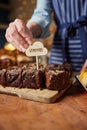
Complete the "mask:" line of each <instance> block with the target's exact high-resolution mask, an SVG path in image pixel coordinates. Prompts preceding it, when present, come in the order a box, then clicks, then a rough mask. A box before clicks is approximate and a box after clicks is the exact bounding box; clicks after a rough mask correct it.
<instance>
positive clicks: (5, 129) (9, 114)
mask: <svg viewBox="0 0 87 130" xmlns="http://www.w3.org/2000/svg"><path fill="white" fill-rule="evenodd" d="M77 89H78V90H79V91H77ZM73 90H74V91H73ZM0 130H87V94H86V93H84V92H82V91H80V89H79V87H78V88H75V87H74V89H72V88H70V89H69V90H68V91H67V92H66V93H65V94H64V95H63V96H62V98H61V99H60V100H58V101H57V102H56V103H52V104H45V103H40V102H34V101H30V100H24V99H20V98H19V97H16V96H10V95H5V94H0Z"/></svg>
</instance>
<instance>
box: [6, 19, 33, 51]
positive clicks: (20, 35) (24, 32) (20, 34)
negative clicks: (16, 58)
mask: <svg viewBox="0 0 87 130" xmlns="http://www.w3.org/2000/svg"><path fill="white" fill-rule="evenodd" d="M5 36H6V39H7V41H8V42H11V43H12V44H13V45H14V46H15V47H16V48H17V49H18V50H19V51H23V52H25V50H26V48H27V47H28V46H29V45H30V44H32V34H31V32H30V30H28V28H27V27H26V25H25V24H24V23H23V21H22V20H19V19H16V20H15V21H14V22H12V23H10V24H9V27H8V28H7V30H6V35H5Z"/></svg>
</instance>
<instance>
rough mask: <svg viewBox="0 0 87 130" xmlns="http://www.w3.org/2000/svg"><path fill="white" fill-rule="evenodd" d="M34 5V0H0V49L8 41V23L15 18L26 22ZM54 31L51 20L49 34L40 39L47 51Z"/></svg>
mask: <svg viewBox="0 0 87 130" xmlns="http://www.w3.org/2000/svg"><path fill="white" fill-rule="evenodd" d="M35 7H36V0H0V49H1V48H3V47H4V46H5V45H6V44H7V43H8V42H7V41H6V39H5V32H6V28H7V27H8V25H9V23H10V22H12V21H14V20H15V18H20V19H22V20H23V21H24V22H25V23H26V22H27V21H28V20H29V19H30V18H31V16H32V13H33V11H34V9H35ZM55 31H56V25H55V23H54V21H53V20H52V23H51V25H50V32H51V35H50V36H49V37H47V38H45V39H40V41H42V42H43V43H44V45H45V47H47V49H48V52H49V53H50V49H51V45H52V40H53V37H54V33H55ZM34 40H36V39H34ZM49 53H48V56H49ZM44 60H46V59H44Z"/></svg>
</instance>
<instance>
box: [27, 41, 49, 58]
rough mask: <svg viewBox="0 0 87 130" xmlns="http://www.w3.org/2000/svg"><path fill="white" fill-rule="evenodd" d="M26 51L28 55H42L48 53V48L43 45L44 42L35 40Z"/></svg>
mask: <svg viewBox="0 0 87 130" xmlns="http://www.w3.org/2000/svg"><path fill="white" fill-rule="evenodd" d="M25 53H26V55H27V56H41V55H46V54H47V49H46V48H45V47H44V46H43V43H42V42H34V43H33V44H32V45H31V46H29V47H28V49H27V50H26V52H25Z"/></svg>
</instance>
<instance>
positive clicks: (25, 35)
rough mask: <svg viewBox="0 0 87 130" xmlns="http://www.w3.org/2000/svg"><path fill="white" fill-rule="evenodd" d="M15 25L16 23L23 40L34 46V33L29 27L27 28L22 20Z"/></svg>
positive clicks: (17, 20)
mask: <svg viewBox="0 0 87 130" xmlns="http://www.w3.org/2000/svg"><path fill="white" fill-rule="evenodd" d="M14 23H15V25H16V28H17V30H18V32H19V33H20V35H21V36H22V37H23V38H25V40H26V41H27V42H28V44H32V33H31V31H30V30H29V29H28V28H27V27H26V28H25V26H26V25H25V23H24V22H23V21H22V20H20V19H16V20H15V22H14ZM19 24H20V25H19Z"/></svg>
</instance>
